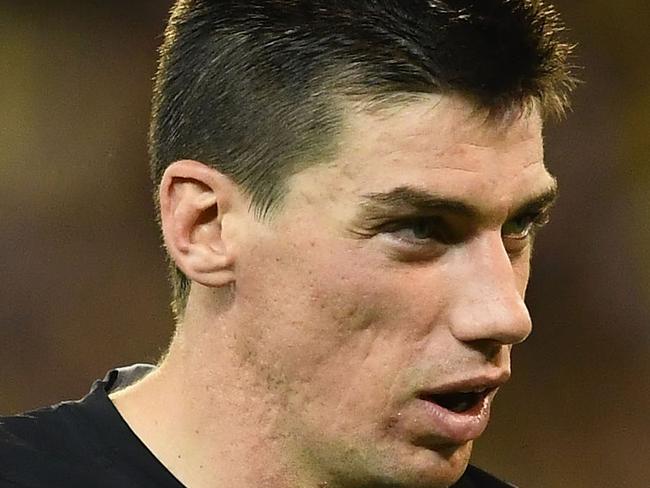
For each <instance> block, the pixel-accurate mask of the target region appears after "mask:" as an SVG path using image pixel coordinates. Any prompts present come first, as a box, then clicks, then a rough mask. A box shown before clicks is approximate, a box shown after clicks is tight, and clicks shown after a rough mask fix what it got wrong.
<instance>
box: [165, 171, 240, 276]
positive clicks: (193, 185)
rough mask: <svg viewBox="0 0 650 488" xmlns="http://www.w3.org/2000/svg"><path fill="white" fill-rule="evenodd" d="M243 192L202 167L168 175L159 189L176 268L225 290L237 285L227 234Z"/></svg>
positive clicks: (167, 236)
mask: <svg viewBox="0 0 650 488" xmlns="http://www.w3.org/2000/svg"><path fill="white" fill-rule="evenodd" d="M237 194H238V192H237V186H236V185H235V184H234V183H233V182H232V181H231V180H230V179H229V178H228V177H226V176H224V175H223V174H221V173H220V172H219V171H217V170H215V169H213V168H210V167H208V166H206V165H205V164H203V163H200V162H197V161H189V160H183V161H177V162H175V163H172V164H171V165H169V167H168V168H167V169H166V171H165V173H164V175H163V178H162V180H161V183H160V188H159V203H160V220H161V225H162V231H163V236H164V241H165V246H166V248H167V252H168V253H169V255H170V257H171V258H172V259H173V261H174V262H175V264H176V266H177V267H178V268H179V269H180V270H181V271H182V272H183V273H184V274H185V275H186V276H187V277H188V278H189V279H190V280H192V281H195V282H197V283H200V284H202V285H204V286H208V287H220V286H224V285H227V284H229V283H232V282H233V281H234V279H235V278H234V274H233V264H234V255H233V249H234V247H235V246H234V242H232V241H229V240H228V239H227V238H226V233H224V224H226V225H230V223H231V222H232V221H233V219H231V218H230V217H231V216H232V215H231V214H232V204H233V198H235V197H236V195H237Z"/></svg>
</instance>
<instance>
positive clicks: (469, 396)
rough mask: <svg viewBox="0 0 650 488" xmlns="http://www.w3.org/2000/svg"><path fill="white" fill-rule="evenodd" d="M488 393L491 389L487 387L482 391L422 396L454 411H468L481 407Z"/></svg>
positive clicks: (423, 398)
mask: <svg viewBox="0 0 650 488" xmlns="http://www.w3.org/2000/svg"><path fill="white" fill-rule="evenodd" d="M488 393H489V390H488V389H487V388H486V389H484V390H481V391H470V392H451V393H441V394H426V395H422V396H421V397H420V398H421V399H422V400H425V401H427V402H432V403H435V404H436V405H439V406H441V407H442V408H445V409H447V410H450V411H451V412H454V413H468V412H474V411H476V410H477V409H479V408H480V406H481V405H482V404H483V399H484V398H485V396H486V395H487V394H488Z"/></svg>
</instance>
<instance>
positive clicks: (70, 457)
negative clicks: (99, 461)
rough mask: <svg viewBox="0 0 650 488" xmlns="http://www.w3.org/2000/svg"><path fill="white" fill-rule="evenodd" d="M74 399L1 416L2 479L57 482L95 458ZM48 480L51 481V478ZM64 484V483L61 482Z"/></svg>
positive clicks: (14, 482) (14, 483) (15, 483)
mask: <svg viewBox="0 0 650 488" xmlns="http://www.w3.org/2000/svg"><path fill="white" fill-rule="evenodd" d="M76 409H77V406H76V404H75V402H64V403H60V404H58V405H54V406H51V407H46V408H42V409H39V410H34V411H32V412H27V413H24V414H21V415H16V416H12V417H2V418H0V459H2V460H3V462H2V463H1V465H0V480H2V481H3V482H11V483H12V486H45V483H51V484H50V486H57V480H58V479H61V480H64V479H65V478H67V479H70V475H74V474H75V473H76V472H77V471H78V472H79V473H81V469H80V467H81V466H84V470H86V471H87V469H86V468H87V467H88V463H89V460H90V459H92V458H91V456H92V454H91V452H92V450H91V449H90V445H89V444H88V442H87V438H86V437H85V436H84V435H82V431H83V430H82V428H80V423H83V419H82V418H79V416H78V415H77V414H76ZM48 480H49V481H48ZM61 486H63V485H61Z"/></svg>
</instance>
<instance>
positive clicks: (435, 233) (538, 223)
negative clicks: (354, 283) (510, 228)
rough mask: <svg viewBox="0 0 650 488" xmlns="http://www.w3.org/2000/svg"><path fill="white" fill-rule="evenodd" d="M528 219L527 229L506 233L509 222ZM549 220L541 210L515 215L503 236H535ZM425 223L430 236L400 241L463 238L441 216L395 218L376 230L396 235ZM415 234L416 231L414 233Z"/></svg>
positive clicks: (420, 242) (421, 242)
mask: <svg viewBox="0 0 650 488" xmlns="http://www.w3.org/2000/svg"><path fill="white" fill-rule="evenodd" d="M522 220H525V221H526V225H525V230H524V231H522V232H520V233H519V234H517V235H516V236H514V235H512V234H510V235H508V234H504V233H503V228H505V227H506V225H508V223H514V222H517V221H522ZM548 221H549V215H548V212H547V211H540V212H530V213H527V214H523V215H520V216H518V217H514V218H512V219H510V220H509V221H508V222H506V223H505V224H504V225H503V227H502V236H503V237H504V238H507V239H512V240H515V241H523V240H524V239H527V238H530V237H533V236H534V235H535V233H536V232H537V231H538V230H539V229H540V228H541V227H543V226H544V225H546V224H547V223H548ZM422 224H424V225H425V226H431V227H429V230H430V231H432V232H429V237H422V238H417V237H416V238H415V239H408V238H403V237H397V239H398V240H399V241H400V242H403V243H405V244H408V245H413V246H426V245H430V244H431V243H432V242H435V243H438V244H447V245H448V244H454V243H455V242H459V241H460V240H462V239H461V236H460V235H458V234H457V235H454V231H453V229H452V227H451V226H450V225H448V224H447V223H445V222H444V220H443V219H442V218H441V217H414V218H406V219H400V220H395V221H392V222H388V223H385V224H382V225H380V226H379V227H378V228H377V229H375V232H377V233H380V234H393V235H395V234H396V233H397V232H399V231H403V230H408V229H411V230H413V229H414V228H415V227H417V226H419V225H422ZM414 234H415V233H414Z"/></svg>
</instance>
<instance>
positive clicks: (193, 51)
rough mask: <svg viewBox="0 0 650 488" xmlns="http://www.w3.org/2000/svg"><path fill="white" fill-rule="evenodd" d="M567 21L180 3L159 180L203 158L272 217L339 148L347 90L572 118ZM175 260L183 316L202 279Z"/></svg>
mask: <svg viewBox="0 0 650 488" xmlns="http://www.w3.org/2000/svg"><path fill="white" fill-rule="evenodd" d="M562 30H563V25H562V23H561V21H560V19H559V16H558V14H557V13H556V11H555V10H554V9H553V8H552V7H551V6H548V5H545V4H544V3H542V2H541V1H538V0H480V1H477V0H411V1H408V2H404V1H401V0H354V1H353V0H336V1H334V0H313V1H301V0H249V1H246V0H218V1H217V0H179V1H177V3H176V4H175V5H174V7H173V8H172V12H171V17H170V20H169V24H168V26H167V29H166V31H165V39H164V43H163V45H162V47H161V49H160V62H159V69H158V73H157V76H156V81H155V90H154V103H153V116H152V122H151V129H150V146H149V147H150V156H151V174H152V179H153V182H154V184H155V186H156V188H157V187H158V185H159V184H160V180H161V178H162V175H163V173H164V171H165V169H166V168H167V166H168V165H169V164H170V163H172V162H174V161H177V160H180V159H194V160H198V161H201V162H203V163H205V164H208V165H211V166H213V167H215V168H217V169H219V171H221V172H222V173H224V174H226V175H228V176H229V177H230V178H231V179H232V180H233V181H235V182H236V183H237V184H238V185H240V186H241V188H242V189H243V190H244V191H245V192H247V193H248V195H249V196H250V197H251V201H252V204H253V207H254V210H255V211H256V213H257V215H258V216H259V217H260V218H263V217H264V216H266V215H268V214H269V213H270V212H271V211H272V210H273V209H274V207H276V206H277V205H278V204H279V203H280V202H281V197H282V195H283V193H284V188H283V187H284V184H285V182H286V180H287V179H288V177H289V176H290V175H292V174H294V173H295V172H297V171H299V170H300V169H302V168H304V167H306V166H308V165H310V164H315V163H316V162H318V161H322V160H325V159H327V158H328V157H333V156H334V154H335V147H336V146H335V139H336V134H337V130H338V129H339V126H340V121H341V110H340V109H339V108H338V104H337V103H336V100H337V99H338V97H340V96H341V95H355V96H361V97H367V99H368V100H378V101H382V100H384V101H385V100H387V99H388V100H392V99H395V97H399V96H400V95H408V94H422V93H450V92H453V93H459V94H461V95H463V96H466V97H468V98H469V99H471V100H473V101H475V102H476V103H477V106H479V107H483V108H487V109H489V110H490V111H499V110H504V109H507V108H509V107H512V106H514V105H520V106H522V105H524V104H527V103H529V102H531V101H534V102H535V104H536V105H538V106H539V107H541V109H542V112H543V114H545V115H549V114H552V115H561V114H563V113H564V111H565V110H566V108H567V107H568V96H569V93H570V91H571V89H572V88H573V86H574V84H575V80H574V78H573V77H572V75H571V72H570V71H571V69H570V66H569V63H568V61H567V60H568V57H569V55H570V52H571V46H570V45H569V44H567V43H566V42H564V41H563V40H562V39H561V37H560V33H561V32H562ZM169 266H170V271H171V280H172V285H173V289H174V299H173V302H172V307H173V310H174V313H175V314H176V316H177V318H178V317H179V316H180V315H181V314H182V312H183V310H184V308H185V305H186V300H187V296H188V294H189V287H190V282H189V280H188V279H187V277H186V276H185V275H184V274H183V273H182V272H181V271H180V270H178V269H177V268H176V266H175V265H174V263H173V262H171V260H170V263H169Z"/></svg>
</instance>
